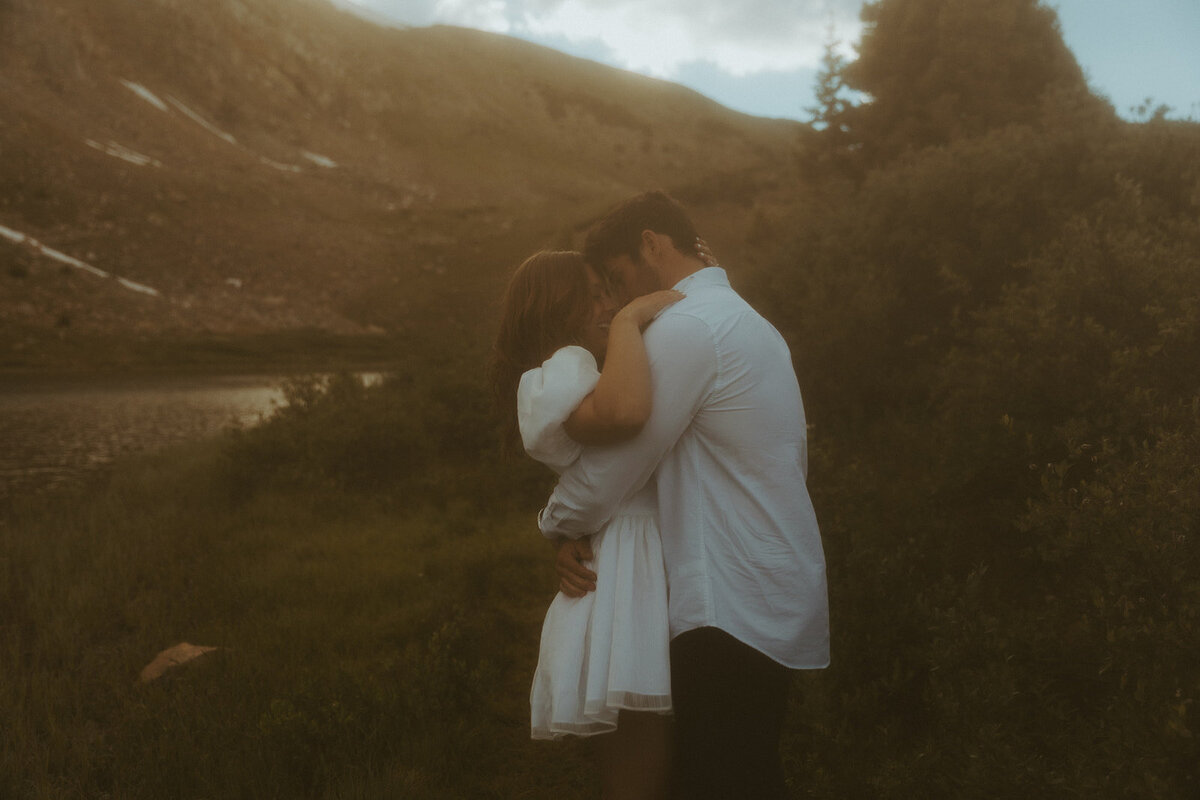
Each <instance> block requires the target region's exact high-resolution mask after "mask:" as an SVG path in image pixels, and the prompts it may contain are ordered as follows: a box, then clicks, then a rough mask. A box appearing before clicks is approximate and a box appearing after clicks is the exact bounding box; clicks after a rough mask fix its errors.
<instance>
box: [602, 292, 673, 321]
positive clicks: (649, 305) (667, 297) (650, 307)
mask: <svg viewBox="0 0 1200 800" xmlns="http://www.w3.org/2000/svg"><path fill="white" fill-rule="evenodd" d="M683 298H684V294H683V292H677V291H675V290H674V289H663V290H661V291H658V292H651V293H650V294H644V295H642V296H641V297H635V298H633V299H632V300H630V301H629V302H628V303H627V304H626V305H625V307H624V308H622V309H621V310H620V311H618V312H617V315H616V316H615V317H613V322H614V323H616V322H618V320H621V319H625V320H628V321H630V322H632V323H633V324H635V325H637V326H638V330H645V329H646V326H647V325H649V324H650V323H651V322H652V321H653V320H654V318H655V317H656V316H658V312H660V311H662V310H663V309H664V308H666V307H667V306H669V305H673V304H675V303H678V302H679V301H680V300H682V299H683Z"/></svg>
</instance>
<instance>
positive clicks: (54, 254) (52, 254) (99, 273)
mask: <svg viewBox="0 0 1200 800" xmlns="http://www.w3.org/2000/svg"><path fill="white" fill-rule="evenodd" d="M29 241H30V242H31V243H32V244H33V245H34V246H36V247H37V249H38V250H40V251H41V253H42V255H44V256H46V257H47V258H53V259H54V260H55V261H59V262H62V263H63V264H66V265H68V266H71V267H75V268H76V269H81V270H83V271H84V272H90V273H92V274H93V275H95V276H96V277H98V278H111V277H112V275H110V274H109V273H107V272H105V271H104V270H102V269H97V268H96V267H93V266H92V265H91V264H86V263H84V262H82V261H80V260H79V259H78V258H72V257H71V256H69V255H67V254H66V253H60V252H59V251H57V250H54V249H52V248H49V247H46V245H44V244H42V243H41V242H37V241H34V240H33V239H30V240H29Z"/></svg>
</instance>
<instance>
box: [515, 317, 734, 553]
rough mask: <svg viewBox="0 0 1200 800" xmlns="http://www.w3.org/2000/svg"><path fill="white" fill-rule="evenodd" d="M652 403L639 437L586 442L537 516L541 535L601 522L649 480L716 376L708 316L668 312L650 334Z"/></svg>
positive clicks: (573, 534)
mask: <svg viewBox="0 0 1200 800" xmlns="http://www.w3.org/2000/svg"><path fill="white" fill-rule="evenodd" d="M645 342H646V354H647V356H648V358H649V363H650V375H651V385H652V397H653V407H652V409H651V412H650V418H649V419H648V420H647V421H646V425H645V426H644V427H643V428H642V432H641V434H640V435H639V436H637V438H635V439H631V440H629V441H627V442H623V443H621V444H619V445H614V446H612V447H591V448H586V449H585V450H584V452H583V455H582V456H581V457H580V458H579V459H578V460H577V461H576V462H575V463H574V464H573V465H571V467H570V468H568V469H567V471H566V472H564V473H563V474H562V475H561V476H560V477H559V481H558V485H557V486H555V487H554V492H553V494H551V495H550V500H549V501H548V502H547V503H546V507H545V508H543V509H542V511H541V513H540V514H539V515H538V524H539V527H540V528H541V530H542V535H544V536H546V537H547V538H551V539H554V538H559V537H564V536H565V537H568V538H571V539H576V538H579V537H580V536H586V535H588V534H591V533H595V532H596V531H598V530H600V529H601V528H602V527H604V524H605V523H606V522H608V520H609V518H610V517H612V515H613V513H614V512H616V510H617V508H618V507H619V506H620V504H621V501H623V500H624V499H625V498H626V497H629V496H630V495H631V494H633V493H634V492H636V491H637V490H638V489H640V488H641V487H642V486H644V485H645V484H646V481H648V480H649V479H650V476H651V475H653V474H654V470H655V469H656V468H657V467H658V464H659V462H660V461H661V460H662V458H663V456H665V455H666V454H667V452H668V451H669V450H670V449H671V448H672V447H673V446H674V445H675V442H676V441H678V440H679V437H680V436H681V435H682V434H683V432H684V431H685V430H686V429H687V427H688V425H689V424H691V421H692V418H693V417H694V416H695V415H696V412H697V411H699V409H700V407H701V406H702V405H703V403H704V400H705V399H706V398H707V397H708V395H709V393H710V392H711V390H712V387H713V383H714V381H715V379H716V372H717V362H716V351H715V349H714V347H713V341H712V335H711V334H710V332H709V330H708V326H706V325H705V324H704V323H703V322H701V321H700V320H698V319H696V318H695V317H692V316H690V315H688V314H685V313H671V312H670V311H668V313H667V314H665V315H664V316H663V317H661V318H660V319H659V320H658V321H657V322H655V323H654V324H653V325H651V326H650V327H649V328H648V329H647V330H646V334H645Z"/></svg>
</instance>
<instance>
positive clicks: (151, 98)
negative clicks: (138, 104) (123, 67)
mask: <svg viewBox="0 0 1200 800" xmlns="http://www.w3.org/2000/svg"><path fill="white" fill-rule="evenodd" d="M121 85H122V86H124V87H125V88H126V89H128V90H129V91H131V92H133V93H134V94H136V95H137V96H138V97H140V98H142V99H143V100H145V101H146V102H147V103H149V104H150V105H152V106H154V107H155V108H157V109H159V110H160V111H168V110H169V109H168V108H167V104H166V103H164V102H163V101H162V100H159V99H158V96H157V95H156V94H154V92H152V91H150V90H149V89H147V88H146V87H145V86H142V85H141V84H140V83H134V82H133V81H127V80H124V79H122V80H121Z"/></svg>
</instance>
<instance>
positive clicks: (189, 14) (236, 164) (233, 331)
mask: <svg viewBox="0 0 1200 800" xmlns="http://www.w3.org/2000/svg"><path fill="white" fill-rule="evenodd" d="M799 127H800V126H799V124H798V123H791V122H785V121H779V120H763V119H758V118H753V117H748V116H745V115H742V114H738V113H735V112H732V111H730V110H728V109H725V108H723V107H721V106H719V105H717V104H715V103H713V102H712V101H709V100H707V99H706V98H704V97H702V96H700V95H698V94H696V93H694V92H691V91H690V90H687V89H683V88H681V87H678V86H675V85H673V84H669V83H666V82H662V81H656V80H651V79H648V78H643V77H640V76H635V75H632V74H629V73H625V72H621V71H619V70H614V69H611V68H608V67H604V66H601V65H599V64H595V63H593V62H589V61H585V60H581V59H576V58H572V57H569V56H565V55H563V54H561V53H557V52H555V51H552V50H548V49H546V48H541V47H537V46H535V45H531V44H528V43H525V42H521V41H517V40H513V39H508V38H505V37H501V36H495V35H491V34H485V33H480V32H477V31H470V30H463V29H455V28H447V27H434V28H407V29H397V28H385V27H381V26H377V25H373V24H371V23H369V22H366V21H364V20H361V19H359V18H356V17H354V16H352V15H350V14H348V13H346V12H343V11H340V10H338V9H336V8H335V7H333V6H332V5H330V4H328V3H326V2H322V1H321V0H205V1H204V2H196V1H195V0H191V1H189V0H141V1H137V0H7V2H3V3H0V167H2V168H0V364H3V363H9V364H21V365H34V366H36V365H37V363H38V362H39V359H41V358H43V357H44V354H45V353H46V352H48V350H47V348H50V349H52V350H56V351H63V352H68V351H70V350H71V346H72V342H75V341H77V340H81V339H86V337H88V336H96V335H105V336H110V337H118V338H120V337H122V336H143V337H155V336H157V337H162V336H174V337H183V338H186V337H189V336H198V335H206V334H222V335H231V336H237V335H246V334H254V333H262V332H269V331H286V330H296V329H306V328H314V329H317V330H321V331H326V332H330V333H339V334H350V335H357V334H369V333H370V334H380V333H396V334H404V333H405V332H411V331H412V330H413V329H414V328H415V327H425V328H428V327H429V326H440V325H443V324H447V325H450V326H451V327H452V328H462V329H463V331H464V333H463V335H478V333H479V332H480V331H481V330H482V329H483V328H484V327H486V325H487V324H489V322H490V320H489V312H490V304H491V299H492V297H493V296H494V294H495V292H496V291H497V287H498V286H499V285H500V283H501V282H502V279H503V275H504V274H505V273H506V271H507V270H508V269H509V268H510V267H511V266H512V264H513V263H514V262H515V261H516V260H517V259H519V257H520V256H521V255H523V254H524V253H525V252H528V251H530V250H533V249H536V248H537V247H540V246H545V245H549V244H555V243H562V242H564V241H567V240H569V237H570V233H571V231H572V230H574V229H577V228H578V227H579V226H580V225H582V224H585V223H586V221H587V220H588V219H590V218H592V217H593V216H594V215H595V214H596V213H598V212H599V211H600V210H602V209H603V208H604V207H606V206H607V205H609V204H610V203H611V202H613V201H614V200H615V199H619V198H620V197H621V196H623V195H626V194H629V193H632V192H635V191H639V190H642V189H645V188H651V187H658V186H662V187H666V188H668V189H670V190H672V191H675V192H677V193H679V194H681V196H684V197H686V198H687V200H688V202H689V204H690V205H691V206H692V207H693V208H694V209H695V210H696V213H697V215H698V216H700V217H701V218H704V216H705V215H706V214H708V215H709V216H710V217H712V219H713V220H714V221H717V220H719V221H720V225H722V226H724V228H725V229H729V230H733V229H734V228H737V226H739V225H744V224H745V223H746V222H747V221H748V220H749V218H750V215H751V212H752V206H753V202H752V199H753V197H754V196H755V194H756V191H757V190H758V188H759V187H760V186H763V185H770V184H771V183H773V182H777V181H781V180H783V181H790V180H793V179H794V176H793V174H792V173H793V170H794V158H793V155H794V148H795V143H796V138H797V130H798V129H799ZM730 190H735V191H733V193H732V194H731V193H730ZM730 200H732V201H735V202H733V203H730V202H729V201H730ZM5 230H7V231H8V232H9V234H8V235H5V234H4V231H5ZM21 236H24V237H27V238H24V239H21V238H19V237H21ZM30 238H32V239H34V240H36V242H37V244H35V243H32V242H31V241H30ZM718 238H719V236H718ZM39 244H40V245H41V247H39V246H38V245H39ZM47 249H49V250H51V251H57V252H58V253H61V254H63V255H64V256H66V257H67V258H68V259H73V260H77V261H79V262H83V263H85V264H86V265H88V266H89V267H93V268H94V270H86V269H84V268H82V267H80V266H78V265H77V264H72V263H70V261H67V260H63V259H56V258H54V257H48V256H47V254H46V250H47ZM96 271H100V272H104V273H108V274H109V275H111V276H113V277H110V278H103V277H100V276H99V275H97V274H96ZM116 278H122V279H124V281H125V282H124V283H122V282H120V281H118V280H116ZM130 284H134V285H136V286H140V287H146V288H150V289H153V290H154V292H156V294H152V293H150V292H146V291H137V290H133V289H131V288H130Z"/></svg>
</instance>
